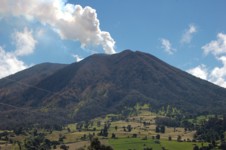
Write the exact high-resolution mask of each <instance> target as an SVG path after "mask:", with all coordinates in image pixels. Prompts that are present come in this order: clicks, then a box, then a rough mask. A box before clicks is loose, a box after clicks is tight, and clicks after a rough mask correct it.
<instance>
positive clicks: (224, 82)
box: [187, 33, 226, 88]
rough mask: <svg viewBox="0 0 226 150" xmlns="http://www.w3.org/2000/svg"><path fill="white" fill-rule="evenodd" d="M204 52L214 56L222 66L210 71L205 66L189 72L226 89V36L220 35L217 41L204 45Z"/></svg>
mask: <svg viewBox="0 0 226 150" xmlns="http://www.w3.org/2000/svg"><path fill="white" fill-rule="evenodd" d="M202 50H203V52H204V54H206V55H207V54H209V53H211V54H213V55H214V56H215V58H216V59H217V60H218V61H220V62H221V63H222V66H215V67H214V68H212V69H211V70H209V71H208V70H207V69H206V67H205V65H200V66H197V67H195V68H192V69H189V70H188V71H187V72H189V73H191V74H193V75H195V76H198V77H200V78H202V79H206V80H208V81H210V82H212V83H214V84H217V85H219V86H221V87H224V88H226V56H225V54H226V34H223V33H218V34H217V40H214V41H211V42H209V43H208V44H206V45H204V46H203V47H202Z"/></svg>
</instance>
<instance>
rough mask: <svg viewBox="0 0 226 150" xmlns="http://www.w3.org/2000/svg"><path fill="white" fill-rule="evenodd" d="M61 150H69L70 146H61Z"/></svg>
mask: <svg viewBox="0 0 226 150" xmlns="http://www.w3.org/2000/svg"><path fill="white" fill-rule="evenodd" d="M60 149H63V150H68V149H69V146H66V145H65V144H63V145H60Z"/></svg>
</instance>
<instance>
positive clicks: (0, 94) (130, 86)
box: [0, 49, 226, 126]
mask: <svg viewBox="0 0 226 150" xmlns="http://www.w3.org/2000/svg"><path fill="white" fill-rule="evenodd" d="M41 66H43V65H41ZM50 66H52V69H48V68H49V67H50ZM40 68H41V69H40ZM55 68H58V69H55ZM12 77H13V79H21V80H20V81H21V82H22V83H26V84H27V85H28V86H25V87H23V86H24V84H18V83H17V82H12V84H7V87H6V82H5V80H6V79H5V80H4V79H2V80H0V102H1V103H6V104H14V105H16V106H22V107H31V108H34V109H35V108H46V107H48V108H54V111H55V110H56V111H58V112H60V110H61V109H63V110H67V112H68V116H65V118H64V119H67V120H75V121H81V120H85V119H91V118H93V117H97V116H100V115H104V114H107V113H118V112H120V111H121V110H123V109H124V108H125V107H130V106H134V105H136V104H137V103H140V104H150V105H151V106H152V109H153V110H158V109H160V108H162V107H166V106H168V105H170V106H172V107H175V108H177V109H179V110H181V111H182V112H185V113H203V112H210V111H211V113H218V112H226V110H225V107H226V99H225V97H226V90H225V89H223V88H221V87H218V86H216V85H213V84H212V83H209V82H207V81H204V80H201V79H198V78H196V77H194V76H192V75H190V74H188V73H186V72H184V71H181V70H179V69H177V68H175V67H172V66H170V65H169V64H167V63H165V62H163V61H161V60H160V59H158V58H156V57H155V56H152V55H151V54H148V53H144V52H139V51H132V50H128V49H127V50H124V51H122V52H120V53H117V54H113V55H106V54H94V55H92V56H89V57H87V58H86V59H84V60H82V61H80V62H79V63H73V64H70V65H65V66H58V65H44V67H40V66H34V67H33V68H31V69H27V70H25V71H22V72H20V73H17V74H15V75H12ZM28 77H29V78H28ZM28 79H29V80H28ZM18 87H19V88H18ZM22 87H23V88H22ZM10 91H11V92H10ZM213 106H214V107H213ZM75 110H76V111H75ZM43 113H44V112H43ZM71 114H73V116H71ZM0 116H6V115H1V112H0ZM56 116H57V115H56ZM71 117H72V118H71ZM12 118H15V117H12ZM0 120H2V118H1V117H0ZM2 122H10V120H8V118H6V119H5V120H3V121H2ZM0 126H1V123H0Z"/></svg>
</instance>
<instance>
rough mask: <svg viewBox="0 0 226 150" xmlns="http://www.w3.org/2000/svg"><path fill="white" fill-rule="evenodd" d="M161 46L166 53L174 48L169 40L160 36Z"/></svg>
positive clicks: (171, 51) (172, 51)
mask: <svg viewBox="0 0 226 150" xmlns="http://www.w3.org/2000/svg"><path fill="white" fill-rule="evenodd" d="M161 44H162V48H163V49H164V50H165V52H167V53H168V54H173V53H174V52H175V51H176V49H174V48H172V45H171V43H170V41H169V40H167V39H164V38H162V39H161Z"/></svg>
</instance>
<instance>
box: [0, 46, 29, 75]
mask: <svg viewBox="0 0 226 150" xmlns="http://www.w3.org/2000/svg"><path fill="white" fill-rule="evenodd" d="M0 64H1V65H0V78H3V77H6V76H8V75H10V74H14V73H16V72H18V71H21V70H23V69H26V68H27V67H28V66H27V65H26V64H25V63H24V62H23V61H20V60H18V58H17V57H16V56H15V55H14V54H12V53H8V52H6V51H5V50H4V49H3V48H2V47H0Z"/></svg>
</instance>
